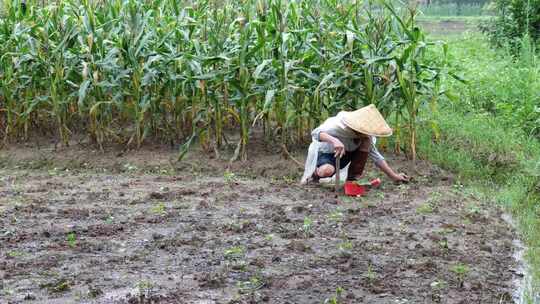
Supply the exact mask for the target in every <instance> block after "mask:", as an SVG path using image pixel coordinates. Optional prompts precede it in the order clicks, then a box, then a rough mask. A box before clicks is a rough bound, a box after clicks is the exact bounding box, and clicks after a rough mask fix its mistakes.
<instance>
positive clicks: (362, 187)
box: [344, 178, 381, 196]
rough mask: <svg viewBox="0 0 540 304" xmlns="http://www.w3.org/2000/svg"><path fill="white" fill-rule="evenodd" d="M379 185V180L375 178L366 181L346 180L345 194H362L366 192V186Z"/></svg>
mask: <svg viewBox="0 0 540 304" xmlns="http://www.w3.org/2000/svg"><path fill="white" fill-rule="evenodd" d="M380 185H381V180H380V179H379V178H376V179H374V180H371V181H369V182H367V183H359V182H357V181H346V182H345V187H344V188H345V195H348V196H362V195H364V194H366V191H367V189H368V188H371V187H373V188H376V187H379V186H380Z"/></svg>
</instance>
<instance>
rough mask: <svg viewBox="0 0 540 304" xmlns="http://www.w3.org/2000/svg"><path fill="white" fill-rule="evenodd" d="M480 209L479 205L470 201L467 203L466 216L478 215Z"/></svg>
mask: <svg viewBox="0 0 540 304" xmlns="http://www.w3.org/2000/svg"><path fill="white" fill-rule="evenodd" d="M481 211H482V209H480V206H478V204H475V203H470V204H468V205H467V210H466V212H467V215H468V216H475V215H479V214H480V213H481Z"/></svg>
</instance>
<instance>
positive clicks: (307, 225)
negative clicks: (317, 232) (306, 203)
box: [302, 216, 313, 238]
mask: <svg viewBox="0 0 540 304" xmlns="http://www.w3.org/2000/svg"><path fill="white" fill-rule="evenodd" d="M312 227H313V220H312V219H311V218H309V217H307V216H306V217H305V218H304V225H302V231H303V232H304V236H305V237H306V238H308V237H309V236H310V235H311V228H312Z"/></svg>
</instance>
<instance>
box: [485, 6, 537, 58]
mask: <svg viewBox="0 0 540 304" xmlns="http://www.w3.org/2000/svg"><path fill="white" fill-rule="evenodd" d="M494 5H495V11H496V15H497V17H495V18H494V19H492V20H491V21H490V22H488V23H486V24H484V25H483V26H482V27H481V29H482V31H483V32H484V33H486V34H487V35H488V37H489V39H490V41H491V43H493V44H494V45H496V46H499V47H501V46H506V45H508V46H510V47H511V48H512V49H513V50H514V51H517V50H518V49H519V48H520V40H521V38H523V37H524V36H529V37H531V38H532V39H533V41H537V40H538V38H540V0H527V1H525V0H495V1H494Z"/></svg>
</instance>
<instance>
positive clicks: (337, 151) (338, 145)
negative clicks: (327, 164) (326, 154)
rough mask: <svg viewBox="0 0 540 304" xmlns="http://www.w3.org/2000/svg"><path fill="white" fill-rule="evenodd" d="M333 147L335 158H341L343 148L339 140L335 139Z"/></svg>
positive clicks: (343, 152) (343, 153) (343, 151)
mask: <svg viewBox="0 0 540 304" xmlns="http://www.w3.org/2000/svg"><path fill="white" fill-rule="evenodd" d="M333 145H334V156H335V157H338V156H339V157H342V156H343V155H345V146H344V145H343V143H342V142H341V141H340V140H339V139H337V138H336V140H335V141H334V142H333Z"/></svg>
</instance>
